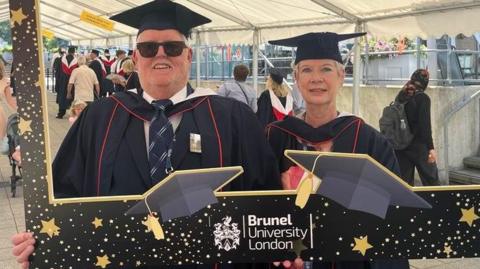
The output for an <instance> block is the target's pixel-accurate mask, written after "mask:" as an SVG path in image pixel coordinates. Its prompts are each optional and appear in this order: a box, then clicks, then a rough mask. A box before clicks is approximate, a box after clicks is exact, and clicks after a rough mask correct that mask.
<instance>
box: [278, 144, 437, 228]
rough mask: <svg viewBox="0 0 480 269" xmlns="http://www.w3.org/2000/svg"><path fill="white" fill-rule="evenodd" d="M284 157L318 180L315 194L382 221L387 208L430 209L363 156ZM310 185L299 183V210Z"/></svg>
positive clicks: (314, 154)
mask: <svg viewBox="0 0 480 269" xmlns="http://www.w3.org/2000/svg"><path fill="white" fill-rule="evenodd" d="M285 156H287V157H288V158H289V159H291V160H292V161H293V162H295V163H297V164H298V165H300V166H302V167H303V168H305V169H306V170H309V171H311V172H312V173H313V174H314V175H315V176H317V177H319V178H320V179H321V183H320V186H319V187H318V189H317V190H316V191H315V193H316V194H319V195H322V196H325V197H328V198H330V199H332V200H333V201H335V202H337V203H339V204H341V205H343V206H344V207H346V208H348V209H352V210H357V211H362V212H366V213H370V214H373V215H375V216H378V217H380V218H383V219H384V218H385V215H386V213H387V210H388V207H389V206H390V205H395V206H397V205H398V206H405V207H414V208H432V206H431V205H430V204H429V203H428V202H427V201H425V200H424V199H423V198H422V197H420V196H418V195H417V194H416V193H414V192H413V191H412V189H411V187H410V186H409V185H408V184H407V183H405V182H404V181H403V180H402V179H401V178H399V177H398V176H397V175H395V174H394V173H393V172H391V171H390V170H388V169H387V168H385V167H384V166H382V165H381V164H380V163H378V162H377V161H375V160H374V159H373V158H372V157H370V156H368V155H366V154H348V153H333V152H312V151H298V150H286V151H285ZM311 186H312V184H311V180H305V179H304V180H302V182H300V184H299V186H298V189H297V202H296V204H297V205H299V206H300V207H302V205H303V206H304V205H305V204H306V202H307V201H308V196H309V195H310V193H311V192H312V187H311ZM308 188H309V189H308ZM299 200H300V201H299ZM299 203H300V204H299Z"/></svg>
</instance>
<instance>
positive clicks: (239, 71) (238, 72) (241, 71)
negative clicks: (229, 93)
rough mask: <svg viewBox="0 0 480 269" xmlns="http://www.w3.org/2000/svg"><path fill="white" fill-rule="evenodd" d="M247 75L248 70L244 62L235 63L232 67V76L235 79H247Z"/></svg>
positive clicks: (248, 73)
mask: <svg viewBox="0 0 480 269" xmlns="http://www.w3.org/2000/svg"><path fill="white" fill-rule="evenodd" d="M248 75H250V70H249V69H248V67H247V66H246V65H244V64H239V65H236V66H235V67H234V68H233V78H234V79H235V80H236V81H242V82H243V81H245V80H247V77H248Z"/></svg>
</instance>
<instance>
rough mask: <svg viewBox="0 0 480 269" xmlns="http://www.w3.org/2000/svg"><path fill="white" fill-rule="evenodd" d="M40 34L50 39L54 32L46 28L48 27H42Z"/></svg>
mask: <svg viewBox="0 0 480 269" xmlns="http://www.w3.org/2000/svg"><path fill="white" fill-rule="evenodd" d="M42 36H44V37H46V38H48V39H52V38H54V37H55V34H54V33H53V32H52V31H50V30H48V29H42Z"/></svg>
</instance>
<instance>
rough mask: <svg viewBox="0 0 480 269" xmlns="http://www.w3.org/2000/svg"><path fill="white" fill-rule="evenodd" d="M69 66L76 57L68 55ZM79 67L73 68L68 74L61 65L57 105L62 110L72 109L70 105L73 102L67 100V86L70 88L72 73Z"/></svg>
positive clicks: (57, 83) (57, 82) (57, 84)
mask: <svg viewBox="0 0 480 269" xmlns="http://www.w3.org/2000/svg"><path fill="white" fill-rule="evenodd" d="M65 58H66V60H67V62H68V64H70V63H71V62H72V61H73V59H74V56H73V55H67V56H65ZM76 67H78V66H73V67H72V68H71V69H69V70H68V73H67V72H65V70H64V69H63V68H62V64H61V63H60V70H59V71H58V73H59V74H58V78H57V81H56V86H58V87H57V100H56V101H57V104H58V108H59V109H60V110H66V109H68V108H69V107H70V103H71V101H72V100H67V86H68V81H69V80H70V75H71V74H72V73H71V71H73V69H75V68H76Z"/></svg>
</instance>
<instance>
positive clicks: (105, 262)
mask: <svg viewBox="0 0 480 269" xmlns="http://www.w3.org/2000/svg"><path fill="white" fill-rule="evenodd" d="M110 263H111V262H110V261H109V260H108V256H107V254H105V255H103V256H102V257H100V256H97V263H96V264H95V265H96V266H100V267H102V268H106V267H107V265H109V264H110Z"/></svg>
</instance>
